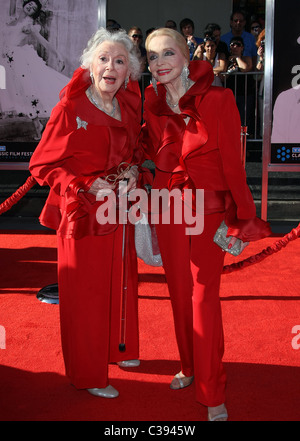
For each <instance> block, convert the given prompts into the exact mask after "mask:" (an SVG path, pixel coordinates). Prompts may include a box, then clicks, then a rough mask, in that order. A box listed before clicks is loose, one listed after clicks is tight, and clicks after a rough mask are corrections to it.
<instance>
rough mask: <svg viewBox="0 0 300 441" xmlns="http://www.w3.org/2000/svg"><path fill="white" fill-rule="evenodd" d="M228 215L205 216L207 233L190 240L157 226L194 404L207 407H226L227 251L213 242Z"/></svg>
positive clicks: (177, 228) (181, 229)
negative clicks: (223, 299) (223, 284)
mask: <svg viewBox="0 0 300 441" xmlns="http://www.w3.org/2000/svg"><path fill="white" fill-rule="evenodd" d="M223 218H224V213H216V214H209V215H205V217H204V231H203V233H202V234H200V235H194V236H193V235H190V236H188V235H186V232H185V228H186V225H184V224H180V225H175V224H171V225H162V224H157V225H156V230H157V236H158V240H159V246H160V251H161V255H162V260H163V265H164V270H165V274H166V278H167V283H168V288H169V292H170V298H171V303H172V308H173V314H174V324H175V332H176V339H177V344H178V349H179V354H180V360H181V369H182V372H183V373H184V375H186V376H192V375H194V377H195V380H194V381H195V385H196V399H197V401H199V402H200V403H202V404H203V405H205V406H210V407H214V406H218V405H220V404H222V403H224V402H225V384H226V375H225V372H224V368H223V364H222V357H223V352H224V339H223V325H222V313H221V304H220V298H219V289H220V279H221V272H222V269H223V262H224V254H225V253H224V252H223V251H222V250H221V248H220V247H219V246H217V245H216V244H215V243H214V242H213V237H214V234H215V232H216V230H217V229H218V227H219V226H220V224H221V222H222V220H223Z"/></svg>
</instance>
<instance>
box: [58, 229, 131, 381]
mask: <svg viewBox="0 0 300 441" xmlns="http://www.w3.org/2000/svg"><path fill="white" fill-rule="evenodd" d="M129 228H130V252H129V258H128V290H127V291H128V294H127V317H126V318H127V320H126V351H125V352H119V335H120V309H121V308H120V298H121V268H122V238H123V234H122V232H123V226H119V227H118V229H117V230H116V231H115V232H114V233H112V234H108V235H104V236H93V237H91V236H89V237H84V238H82V239H78V240H75V239H63V238H60V237H58V284H59V305H60V320H61V338H62V348H63V355H64V361H65V366H66V374H67V375H68V376H69V377H70V380H71V383H72V384H73V385H74V386H75V387H76V388H78V389H88V388H94V387H97V388H103V387H106V386H107V385H108V364H109V363H110V362H117V361H121V360H130V359H137V358H138V357H139V354H138V352H139V348H138V305H137V298H138V297H137V261H136V254H135V249H134V242H133V240H134V229H133V227H132V225H130V226H129Z"/></svg>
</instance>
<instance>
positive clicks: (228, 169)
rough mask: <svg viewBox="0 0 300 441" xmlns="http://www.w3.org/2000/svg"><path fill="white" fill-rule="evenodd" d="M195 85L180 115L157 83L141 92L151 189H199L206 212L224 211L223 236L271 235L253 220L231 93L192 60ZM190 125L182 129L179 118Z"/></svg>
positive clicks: (203, 65) (200, 63) (266, 227)
mask: <svg viewBox="0 0 300 441" xmlns="http://www.w3.org/2000/svg"><path fill="white" fill-rule="evenodd" d="M189 69H190V78H191V79H192V80H193V81H194V82H195V84H194V85H193V86H192V87H191V88H190V89H189V90H188V91H187V92H186V94H185V95H184V96H183V97H182V98H181V99H180V101H179V106H180V109H181V112H182V114H181V115H179V114H176V113H174V112H173V111H172V110H171V109H170V107H169V106H168V105H167V103H166V90H165V87H164V86H163V85H162V84H159V83H158V96H157V95H156V93H155V91H154V89H153V87H152V86H149V87H148V88H147V89H146V91H145V103H144V120H145V125H144V127H143V144H144V150H145V151H146V154H147V155H148V157H149V158H150V159H152V160H153V161H154V163H155V165H156V174H155V180H154V184H153V188H159V189H161V188H169V189H172V188H175V187H177V188H181V189H184V188H192V189H193V188H194V189H195V188H197V189H204V201H205V213H213V212H218V211H225V212H226V215H225V222H226V224H227V225H228V227H229V229H228V235H233V236H236V237H238V238H240V239H242V240H243V241H245V242H248V241H252V240H258V239H261V238H263V237H266V236H268V235H270V234H271V230H270V227H269V224H268V223H266V222H264V221H262V220H261V219H259V218H257V217H256V208H255V204H254V201H253V198H252V195H251V192H250V190H249V187H248V185H247V182H246V173H245V170H244V168H243V166H242V162H241V143H240V139H241V121H240V116H239V113H238V109H237V106H236V103H235V99H234V96H233V93H232V91H231V90H230V89H226V88H223V87H214V86H211V83H212V82H213V79H214V74H213V70H212V67H211V65H210V64H209V63H208V62H206V61H192V62H191V63H190V65H189ZM182 115H184V116H188V117H190V120H189V122H188V124H187V125H186V124H185V122H184V120H183V117H182Z"/></svg>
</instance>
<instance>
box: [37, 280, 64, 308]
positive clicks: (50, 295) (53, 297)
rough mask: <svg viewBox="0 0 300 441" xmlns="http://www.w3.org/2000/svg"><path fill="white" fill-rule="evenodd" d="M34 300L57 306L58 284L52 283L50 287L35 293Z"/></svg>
mask: <svg viewBox="0 0 300 441" xmlns="http://www.w3.org/2000/svg"><path fill="white" fill-rule="evenodd" d="M36 298H37V299H38V300H39V301H40V302H43V303H49V304H52V305H58V304H59V296H58V284H57V283H53V284H52V285H47V286H45V287H44V288H42V289H41V290H40V291H39V292H38V293H37V295H36Z"/></svg>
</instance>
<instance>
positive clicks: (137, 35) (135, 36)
mask: <svg viewBox="0 0 300 441" xmlns="http://www.w3.org/2000/svg"><path fill="white" fill-rule="evenodd" d="M130 37H131V38H140V39H142V38H143V36H142V35H141V34H133V35H130Z"/></svg>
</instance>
